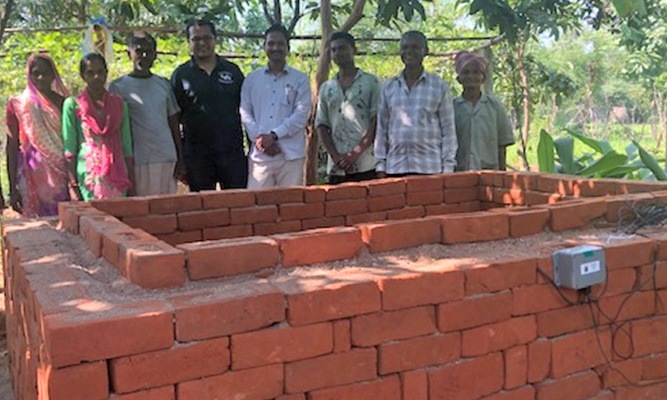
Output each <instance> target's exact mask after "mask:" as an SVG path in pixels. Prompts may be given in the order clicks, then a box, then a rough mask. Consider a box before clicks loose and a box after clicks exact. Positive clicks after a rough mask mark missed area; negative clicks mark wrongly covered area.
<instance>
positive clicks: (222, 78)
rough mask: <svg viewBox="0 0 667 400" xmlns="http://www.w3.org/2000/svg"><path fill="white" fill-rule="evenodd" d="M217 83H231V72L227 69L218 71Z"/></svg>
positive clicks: (232, 81) (232, 78) (232, 80)
mask: <svg viewBox="0 0 667 400" xmlns="http://www.w3.org/2000/svg"><path fill="white" fill-rule="evenodd" d="M218 83H222V84H223V85H231V84H232V83H234V77H233V76H232V73H231V72H229V71H220V73H219V74H218Z"/></svg>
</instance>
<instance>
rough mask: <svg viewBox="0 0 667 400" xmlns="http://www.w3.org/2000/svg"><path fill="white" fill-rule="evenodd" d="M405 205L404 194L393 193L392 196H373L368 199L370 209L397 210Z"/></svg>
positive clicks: (374, 210) (373, 210)
mask: <svg viewBox="0 0 667 400" xmlns="http://www.w3.org/2000/svg"><path fill="white" fill-rule="evenodd" d="M404 206H405V195H404V194H393V195H391V196H381V197H371V198H369V199H368V211H370V212H376V211H387V210H396V209H400V208H403V207H404Z"/></svg>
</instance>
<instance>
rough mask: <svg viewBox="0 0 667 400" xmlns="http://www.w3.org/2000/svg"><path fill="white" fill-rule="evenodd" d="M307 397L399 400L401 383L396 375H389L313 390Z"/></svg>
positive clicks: (339, 399)
mask: <svg viewBox="0 0 667 400" xmlns="http://www.w3.org/2000/svg"><path fill="white" fill-rule="evenodd" d="M308 398H309V400H341V399H345V400H368V399H382V400H401V383H400V382H399V380H398V377H396V376H390V377H387V378H384V379H378V380H375V381H371V382H362V383H355V384H352V385H347V386H339V387H335V388H329V389H320V390H315V391H313V392H311V393H310V395H309V397H308Z"/></svg>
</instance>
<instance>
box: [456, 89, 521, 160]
mask: <svg viewBox="0 0 667 400" xmlns="http://www.w3.org/2000/svg"><path fill="white" fill-rule="evenodd" d="M454 115H455V121H456V138H457V139H458V142H459V149H458V151H457V153H456V170H457V171H467V170H480V169H498V168H499V167H500V166H499V162H498V148H499V147H504V146H509V145H511V144H513V143H514V136H513V134H512V127H511V126H510V122H509V119H508V118H507V113H506V112H505V108H504V107H503V105H502V104H501V103H500V100H498V99H497V98H496V97H494V96H490V95H486V94H482V97H480V99H479V100H478V101H477V104H475V105H474V106H473V105H472V103H471V102H469V101H467V100H465V99H464V98H462V97H457V98H455V99H454Z"/></svg>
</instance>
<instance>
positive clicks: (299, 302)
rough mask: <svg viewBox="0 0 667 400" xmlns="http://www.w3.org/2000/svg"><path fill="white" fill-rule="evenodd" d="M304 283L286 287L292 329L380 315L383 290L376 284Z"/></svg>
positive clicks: (340, 281)
mask: <svg viewBox="0 0 667 400" xmlns="http://www.w3.org/2000/svg"><path fill="white" fill-rule="evenodd" d="M340 278H341V279H340V280H339V281H338V282H327V283H322V282H301V284H300V285H298V286H290V287H285V288H284V291H285V292H286V294H287V304H288V308H289V315H288V319H289V322H290V324H291V325H293V326H297V325H306V324H312V323H315V322H322V321H331V320H335V319H341V318H346V317H351V316H355V315H360V314H366V313H372V312H376V311H380V289H379V288H378V287H377V285H376V284H375V282H364V281H360V282H355V281H354V280H350V281H348V280H346V279H344V278H345V277H344V276H341V277H340Z"/></svg>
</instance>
